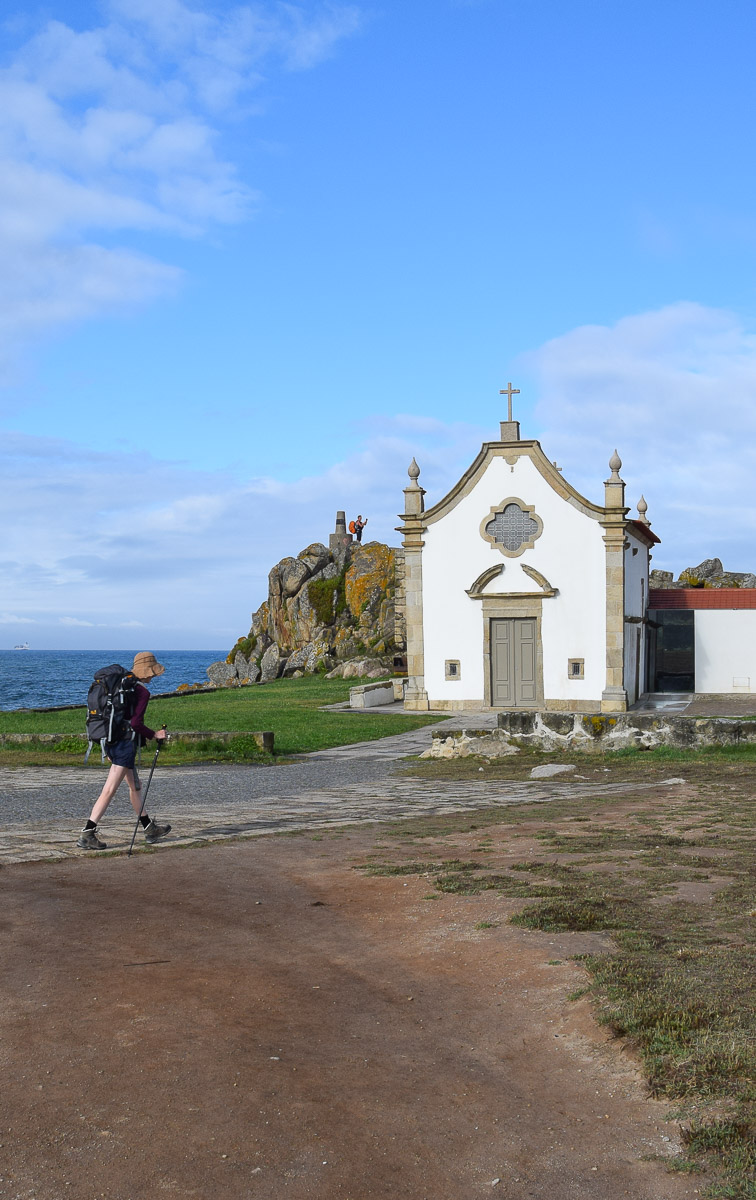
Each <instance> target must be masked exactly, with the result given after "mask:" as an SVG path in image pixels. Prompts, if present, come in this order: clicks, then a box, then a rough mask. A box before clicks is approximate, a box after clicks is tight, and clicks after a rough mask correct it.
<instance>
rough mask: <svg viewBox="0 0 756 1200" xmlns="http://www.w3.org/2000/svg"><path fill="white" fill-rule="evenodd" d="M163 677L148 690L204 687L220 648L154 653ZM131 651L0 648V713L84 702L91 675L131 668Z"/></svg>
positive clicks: (223, 653)
mask: <svg viewBox="0 0 756 1200" xmlns="http://www.w3.org/2000/svg"><path fill="white" fill-rule="evenodd" d="M154 653H155V657H156V658H157V660H158V662H161V663H162V664H163V666H164V667H165V674H164V675H161V676H160V678H159V679H155V680H154V681H153V682H152V684H151V685H150V691H151V692H152V695H153V696H155V695H157V694H158V692H172V691H174V690H175V689H176V688H177V687H178V686H179V684H181V683H207V682H208V678H207V675H206V673H205V672H206V670H207V668H208V667H209V666H210V663H212V662H218V660H219V659H224V658H225V657H226V654H227V653H228V648H226V649H225V650H155V652H154ZM133 661H134V651H133V650H0V709H11V708H51V707H53V706H54V705H56V704H81V705H84V704H86V702H87V692H88V691H89V685H90V684H91V682H92V676H93V675H94V673H95V671H97V670H98V669H99V668H100V667H107V666H108V665H109V664H110V663H121V665H122V666H124V667H130V666H131V664H132V663H133Z"/></svg>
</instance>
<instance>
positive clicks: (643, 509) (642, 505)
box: [638, 496, 651, 525]
mask: <svg viewBox="0 0 756 1200" xmlns="http://www.w3.org/2000/svg"><path fill="white" fill-rule="evenodd" d="M647 512H648V504H647V503H646V497H645V496H641V498H640V500H639V501H638V520H639V521H642V522H643V524H644V525H650V524H651V522H650V521H649V519H648V517H647V516H646V513H647Z"/></svg>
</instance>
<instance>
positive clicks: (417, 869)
mask: <svg viewBox="0 0 756 1200" xmlns="http://www.w3.org/2000/svg"><path fill="white" fill-rule="evenodd" d="M479 868H480V863H476V862H462V861H461V860H460V859H458V858H450V859H447V861H446V862H440V863H433V862H407V863H363V864H362V865H361V866H359V867H357V868H356V869H357V870H358V871H364V872H365V874H366V875H433V874H435V873H436V872H438V871H464V872H469V871H477V870H478V869H479Z"/></svg>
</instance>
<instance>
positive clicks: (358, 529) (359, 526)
mask: <svg viewBox="0 0 756 1200" xmlns="http://www.w3.org/2000/svg"><path fill="white" fill-rule="evenodd" d="M367 523H368V519H367V517H365V520H364V521H363V519H362V513H358V514H357V520H356V521H355V523H354V532H355V536H356V538H357V541H358V542H361V541H362V531H363V529H364V528H365V526H366V525H367Z"/></svg>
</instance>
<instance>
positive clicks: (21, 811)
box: [0, 715, 663, 863]
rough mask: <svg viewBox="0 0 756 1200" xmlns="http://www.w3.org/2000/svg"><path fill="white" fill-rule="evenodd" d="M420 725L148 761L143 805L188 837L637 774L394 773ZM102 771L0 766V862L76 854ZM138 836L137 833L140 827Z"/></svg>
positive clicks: (380, 814) (488, 800)
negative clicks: (252, 755) (151, 765)
mask: <svg viewBox="0 0 756 1200" xmlns="http://www.w3.org/2000/svg"><path fill="white" fill-rule="evenodd" d="M494 721H495V719H492V718H491V717H490V716H489V715H486V716H485V717H475V718H473V719H472V720H471V719H470V718H467V720H463V719H461V718H455V719H454V720H452V721H450V722H448V723H445V724H446V727H447V728H450V727H460V726H464V725H467V726H469V727H474V728H482V727H485V726H486V725H488V724H493V723H494ZM431 728H432V727H430V726H426V727H425V728H424V729H419V730H413V731H411V732H409V733H403V734H398V735H396V736H392V737H388V738H383V739H381V740H380V741H374V742H361V743H358V744H356V745H352V746H343V747H338V748H334V749H331V750H325V751H320V752H318V753H316V754H309V755H303V756H302V757H301V758H300V759H298V760H296V761H295V762H293V763H289V764H283V765H281V766H275V767H247V766H243V765H221V764H219V765H217V766H215V765H207V766H192V767H168V766H166V767H164V768H163V769H162V770H161V769H160V767H158V770H157V771H156V772H155V776H154V778H153V783H152V789H151V792H150V801H149V804H148V810H149V812H150V813H151V814H153V815H156V816H157V817H158V819H160V820H168V821H170V822H171V824H172V826H173V831H172V833H171V835H170V837H169V838H168V839H166V841H167V842H171V843H172V844H174V845H175V844H182V845H190V844H192V843H196V842H199V841H219V840H222V839H227V838H230V837H240V836H254V835H259V834H264V833H272V832H281V831H287V830H288V831H292V832H293V831H295V830H303V829H325V828H332V827H334V826H338V825H345V824H362V823H366V822H370V821H393V820H398V819H401V818H404V817H412V816H421V815H423V816H429V815H437V814H441V813H450V812H460V811H466V810H474V809H479V808H489V807H491V806H493V805H511V804H522V803H524V802H525V803H534V804H537V803H543V802H544V801H547V800H551V799H555V798H561V797H577V796H585V795H607V794H614V793H616V794H622V793H624V792H626V791H629V790H631V789H632V790H638V788H639V785H638V784H637V783H633V784H621V783H620V784H605V783H599V784H583V783H580V782H579V781H578V780H573V781H570V782H564V781H561V782H551V781H545V780H537V781H532V782H531V781H527V782H507V781H498V782H496V783H492V782H490V781H488V782H482V781H481V782H480V783H479V782H477V781H475V780H473V781H467V782H448V783H447V782H438V781H433V782H427V781H424V780H416V779H407V778H404V777H403V776H402V775H401V774H399V773H397V772H396V769H395V767H396V764H397V762H399V761H400V760H401V759H403V758H406V757H407V756H408V755H415V754H418V753H420V752H421V751H422V750H424V749H426V748H427V746H428V745H429V744H430V740H431V732H430V730H431ZM143 774H144V771H143ZM102 779H103V771H102V769H101V768H99V767H97V768H92V767H80V768H79V767H62V768H53V767H22V768H19V769H16V770H14V769H10V768H0V814H1V816H2V827H1V828H0V863H3V862H5V863H9V862H34V861H38V860H44V859H60V858H68V857H73V856H79V855H81V854H82V851H80V850H78V849H77V848H76V845H75V840H76V836H77V835H78V830H79V829H80V828H81V825H82V824H83V821H84V819H85V817H86V815H87V814H88V812H89V809H90V807H91V804H92V800H93V798H94V796H95V795H96V794H97V791H98V790H99V786H101V780H102ZM646 786H649V787H656V788H658V787H659V786H663V785H659V784H658V783H653V784H649V785H646ZM122 792H123V794H122V795H121V794H119V795H118V796H117V797H116V799H115V800H114V801H113V803H112V805H111V807H110V810H109V812H108V814H107V816H106V819H105V823H104V825H103V826H102V836H103V838H104V839H105V841H106V842H107V844H108V847H109V848H112V849H113V850H117V851H123V850H125V849H126V848H127V847H128V845H129V843H130V841H131V836H132V832H133V828H134V817H133V815H132V812H131V808H130V806H129V805H128V800H127V797H126V789H125V787H124V788H122ZM137 844H138V845H139V844H141V835H140V837H139V838H138V842H137Z"/></svg>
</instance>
